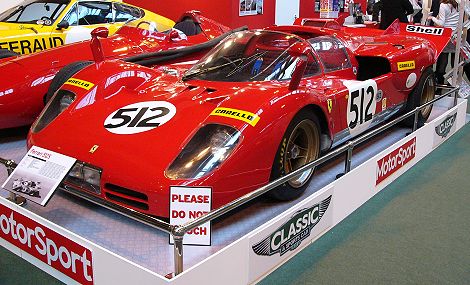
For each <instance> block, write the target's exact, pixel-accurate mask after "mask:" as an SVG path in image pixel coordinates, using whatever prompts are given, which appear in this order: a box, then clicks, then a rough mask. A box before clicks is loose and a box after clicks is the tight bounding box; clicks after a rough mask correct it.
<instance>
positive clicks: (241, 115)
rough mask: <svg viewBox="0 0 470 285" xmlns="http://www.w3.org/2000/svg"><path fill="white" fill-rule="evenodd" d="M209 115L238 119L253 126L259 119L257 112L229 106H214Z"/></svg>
mask: <svg viewBox="0 0 470 285" xmlns="http://www.w3.org/2000/svg"><path fill="white" fill-rule="evenodd" d="M211 116H221V117H227V118H232V119H236V120H240V121H243V122H246V123H248V124H250V125H252V126H253V127H254V126H256V124H257V123H258V121H259V119H260V117H259V116H258V115H257V114H253V113H250V112H247V111H243V110H237V109H230V108H215V109H214V111H212V113H211Z"/></svg>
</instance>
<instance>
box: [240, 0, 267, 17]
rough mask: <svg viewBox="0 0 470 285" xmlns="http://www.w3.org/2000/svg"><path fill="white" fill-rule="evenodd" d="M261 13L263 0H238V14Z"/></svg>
mask: <svg viewBox="0 0 470 285" xmlns="http://www.w3.org/2000/svg"><path fill="white" fill-rule="evenodd" d="M261 14H263V0H240V5H239V15H240V16H248V15H261Z"/></svg>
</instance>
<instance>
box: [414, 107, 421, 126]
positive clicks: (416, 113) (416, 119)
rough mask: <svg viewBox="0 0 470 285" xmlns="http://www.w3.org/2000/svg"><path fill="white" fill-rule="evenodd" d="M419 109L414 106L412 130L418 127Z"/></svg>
mask: <svg viewBox="0 0 470 285" xmlns="http://www.w3.org/2000/svg"><path fill="white" fill-rule="evenodd" d="M419 111H421V109H420V108H416V109H415V115H414V120H413V132H414V131H416V130H417V129H418V117H419Z"/></svg>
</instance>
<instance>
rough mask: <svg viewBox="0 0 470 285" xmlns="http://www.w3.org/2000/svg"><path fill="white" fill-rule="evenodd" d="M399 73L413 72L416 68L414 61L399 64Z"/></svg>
mask: <svg viewBox="0 0 470 285" xmlns="http://www.w3.org/2000/svg"><path fill="white" fill-rule="evenodd" d="M397 66H398V71H404V70H411V69H415V68H416V64H415V61H414V60H409V61H402V62H397Z"/></svg>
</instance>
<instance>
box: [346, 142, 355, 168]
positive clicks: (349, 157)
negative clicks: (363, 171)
mask: <svg viewBox="0 0 470 285" xmlns="http://www.w3.org/2000/svg"><path fill="white" fill-rule="evenodd" d="M353 149H354V143H352V142H349V143H348V151H347V153H346V161H345V163H344V174H346V173H348V172H349V171H351V163H352V155H353Z"/></svg>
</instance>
